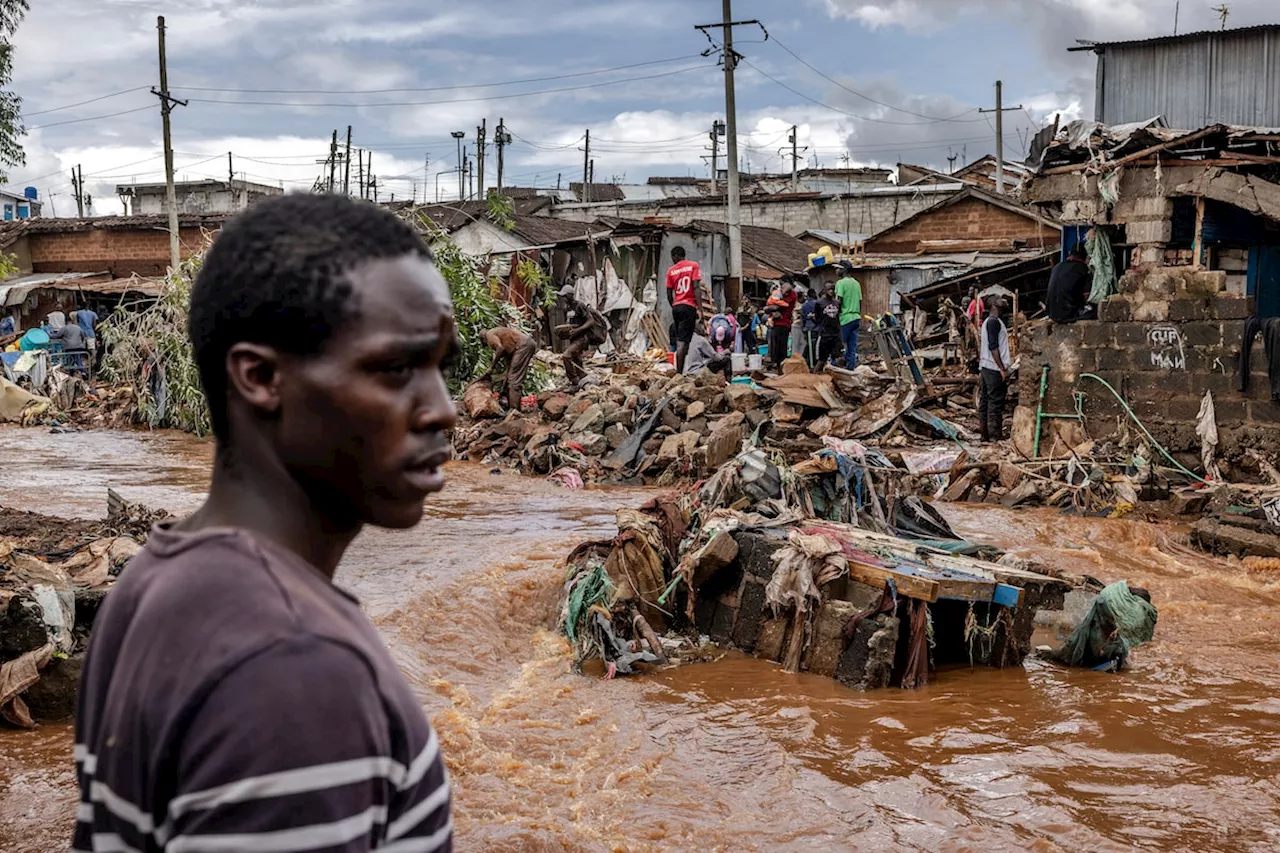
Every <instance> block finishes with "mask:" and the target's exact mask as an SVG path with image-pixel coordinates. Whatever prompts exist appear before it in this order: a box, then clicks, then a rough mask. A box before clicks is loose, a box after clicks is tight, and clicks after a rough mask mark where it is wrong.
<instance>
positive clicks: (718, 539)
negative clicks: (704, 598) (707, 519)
mask: <svg viewBox="0 0 1280 853" xmlns="http://www.w3.org/2000/svg"><path fill="white" fill-rule="evenodd" d="M736 559H738V543H737V542H736V541H734V538H733V535H732V534H730V533H729V532H728V531H727V530H722V531H720V532H719V533H717V534H716V535H715V536H713V537H711V541H710V542H708V543H707V544H706V545H703V546H702V549H701V550H700V551H698V553H697V554H695V555H694V557H693V566H694V568H693V578H692V581H691V582H690V586H692V587H693V588H694V589H695V590H696V589H701V588H702V585H703V584H704V583H706V582H707V581H708V580H710V579H711V578H712V577H713V576H714V575H715V574H716V573H718V572H719V571H720V570H721V569H723V568H724V567H725V566H727V565H729V564H730V563H732V562H733V561H734V560H736Z"/></svg>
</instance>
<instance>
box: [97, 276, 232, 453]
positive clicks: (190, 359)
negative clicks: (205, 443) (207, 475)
mask: <svg viewBox="0 0 1280 853" xmlns="http://www.w3.org/2000/svg"><path fill="white" fill-rule="evenodd" d="M203 260H204V253H203V252H202V253H200V254H198V255H193V256H192V257H190V258H188V259H187V260H185V261H183V262H182V264H181V266H180V267H179V269H178V270H177V272H176V273H175V272H173V271H170V274H169V277H168V279H167V280H166V281H165V284H164V289H163V290H162V291H161V293H160V298H159V299H157V300H156V302H155V304H154V305H152V306H150V307H148V308H146V309H144V310H142V311H138V310H137V308H136V306H130V305H123V306H121V307H119V308H117V309H116V310H115V311H114V312H112V314H111V316H109V317H108V318H107V319H106V321H105V322H104V323H103V326H102V330H101V332H100V334H101V336H102V341H103V345H104V346H105V347H106V351H105V353H104V355H103V359H102V367H103V373H104V375H105V377H106V378H107V379H108V380H110V381H112V382H117V383H120V384H125V385H129V386H132V388H133V389H134V393H135V395H136V397H137V403H138V412H137V419H138V420H139V421H141V422H142V423H145V424H147V425H149V426H151V427H173V428H175V429H180V430H185V431H186V432H190V433H195V434H196V435H200V436H204V435H208V434H209V433H210V432H212V429H213V425H212V423H211V422H210V420H209V406H208V403H207V402H206V400H205V397H204V391H203V390H202V388H201V386H200V373H199V371H198V369H197V368H196V361H195V354H194V353H193V352H192V350H191V342H190V339H189V338H188V337H187V313H188V309H189V307H190V305H191V285H192V283H193V282H194V281H195V278H196V273H197V272H199V270H200V264H201V262H202V261H203ZM161 377H162V378H163V380H162V383H161V381H159V380H160V378H161ZM161 384H163V388H164V392H163V399H160V398H157V394H156V392H157V390H159V388H160V386H161Z"/></svg>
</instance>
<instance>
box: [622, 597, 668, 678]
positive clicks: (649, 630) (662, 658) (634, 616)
mask: <svg viewBox="0 0 1280 853" xmlns="http://www.w3.org/2000/svg"><path fill="white" fill-rule="evenodd" d="M631 627H633V628H635V629H636V633H638V634H639V635H640V636H641V637H644V641H645V642H646V643H648V644H649V650H650V651H651V652H653V656H654V657H656V658H657V659H658V664H659V665H661V666H666V665H667V664H668V663H669V661H668V660H667V653H666V652H664V651H663V650H662V643H660V642H658V635H657V634H655V633H654V631H653V627H652V626H651V625H650V624H649V620H648V619H645V618H644V617H643V616H641V615H640V612H639V611H638V610H636V609H635V608H634V607H632V608H631Z"/></svg>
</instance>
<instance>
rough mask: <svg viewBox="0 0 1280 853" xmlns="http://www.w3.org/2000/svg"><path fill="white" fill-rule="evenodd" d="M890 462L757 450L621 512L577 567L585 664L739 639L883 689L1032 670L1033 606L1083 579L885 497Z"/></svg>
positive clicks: (565, 610)
mask: <svg viewBox="0 0 1280 853" xmlns="http://www.w3.org/2000/svg"><path fill="white" fill-rule="evenodd" d="M884 464H887V460H883V456H882V455H881V454H879V453H878V452H876V451H869V450H867V449H865V448H864V449H862V450H861V452H859V450H858V449H857V448H853V447H825V448H824V449H822V450H820V451H818V452H817V453H815V454H813V455H812V456H811V457H810V459H809V460H806V463H805V464H803V465H797V466H794V467H791V466H787V465H785V464H774V463H773V462H771V461H770V459H769V457H768V456H767V455H766V454H765V452H764V451H763V450H759V449H756V450H750V451H746V452H743V453H741V454H739V455H737V456H735V457H734V458H733V459H731V460H729V461H728V462H727V463H725V464H724V465H722V466H721V467H720V468H719V469H718V470H717V471H716V472H715V474H714V475H713V476H712V477H710V478H709V479H708V480H706V481H705V482H703V483H701V484H699V485H697V486H688V487H684V488H682V489H677V490H675V491H672V492H670V493H668V494H666V495H664V496H662V497H659V498H655V499H653V500H651V501H649V502H648V503H647V504H645V505H644V506H643V507H641V508H640V509H639V510H621V511H619V513H618V535H617V536H616V537H614V538H613V539H612V540H606V541H596V542H587V543H584V544H583V545H581V546H579V547H578V548H576V549H575V550H574V551H573V552H572V553H571V554H570V555H569V557H568V559H567V561H566V566H567V568H566V580H565V585H564V590H563V596H562V608H561V627H562V630H563V631H564V633H565V635H566V636H567V637H568V638H569V639H570V641H571V642H572V643H573V645H574V647H575V650H576V653H577V659H578V663H579V665H581V664H582V662H583V661H585V660H587V659H593V658H598V659H601V660H603V661H604V664H605V667H606V675H607V676H612V675H614V674H626V673H629V672H634V671H635V670H636V667H637V664H642V663H663V662H666V661H671V662H687V661H690V660H704V659H706V658H708V657H709V656H711V655H714V654H716V653H717V652H716V650H721V649H726V648H735V649H738V650H740V651H743V652H747V653H750V654H753V655H755V656H757V657H762V658H767V659H769V660H774V661H777V662H779V663H782V664H783V666H784V667H785V668H786V669H787V670H788V671H792V672H799V671H807V672H812V673H815V674H820V675H826V676H829V677H832V678H835V679H837V680H838V681H840V682H841V683H843V684H846V685H848V686H850V687H855V688H861V689H870V688H879V687H885V686H890V685H900V686H903V687H908V688H909V687H916V686H919V685H922V684H925V683H927V682H928V681H929V679H930V677H931V673H933V672H934V671H936V669H937V668H938V667H942V666H948V665H951V664H966V665H979V664H981V665H987V666H993V667H1006V666H1017V665H1019V664H1021V663H1022V661H1023V659H1024V658H1025V656H1026V655H1027V654H1028V653H1029V652H1030V651H1031V648H1032V646H1031V635H1032V632H1033V630H1034V627H1035V624H1034V623H1035V614H1036V612H1037V611H1038V610H1041V609H1046V610H1056V609H1061V608H1062V605H1063V600H1064V596H1065V595H1066V594H1067V593H1068V592H1069V591H1070V590H1071V589H1073V587H1074V586H1076V585H1079V584H1081V583H1082V581H1081V580H1080V579H1075V578H1069V577H1065V576H1061V575H1060V574H1058V573H1054V572H1052V571H1050V570H1049V569H1048V568H1046V567H1043V566H1040V565H1037V564H1034V563H1030V562H1027V561H1020V560H1015V559H1013V558H1011V557H1008V556H1005V555H1001V554H1000V552H999V551H997V550H996V549H992V548H988V547H984V546H980V545H974V544H972V543H967V542H964V541H962V540H961V539H960V538H959V537H957V536H956V535H955V534H954V532H952V531H951V529H950V527H949V526H948V525H947V523H946V521H945V520H944V519H943V518H942V517H941V516H939V515H937V514H936V512H933V511H932V509H931V508H929V507H928V506H927V505H926V504H924V503H923V502H921V501H920V500H919V498H918V497H916V496H914V495H902V494H900V493H897V494H895V493H893V492H892V491H890V490H883V491H880V492H877V491H875V490H874V488H873V486H872V484H873V483H874V482H875V477H873V476H872V470H873V469H874V468H875V467H877V466H878V465H884ZM967 553H976V554H981V555H983V557H984V558H979V557H974V556H967V555H966V554H967Z"/></svg>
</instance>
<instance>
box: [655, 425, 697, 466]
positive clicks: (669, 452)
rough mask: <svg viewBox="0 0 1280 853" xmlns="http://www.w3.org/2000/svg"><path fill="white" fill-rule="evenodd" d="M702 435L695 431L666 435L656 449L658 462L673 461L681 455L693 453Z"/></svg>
mask: <svg viewBox="0 0 1280 853" xmlns="http://www.w3.org/2000/svg"><path fill="white" fill-rule="evenodd" d="M701 438H702V436H701V435H700V434H698V433H696V432H682V433H677V434H676V435H670V436H667V438H666V439H664V440H663V442H662V447H660V448H659V449H658V462H660V463H661V462H668V463H669V462H674V461H675V460H677V459H679V458H680V457H682V456H688V455H690V454H691V453H693V449H694V448H695V447H697V446H698V440H699V439H701Z"/></svg>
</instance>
